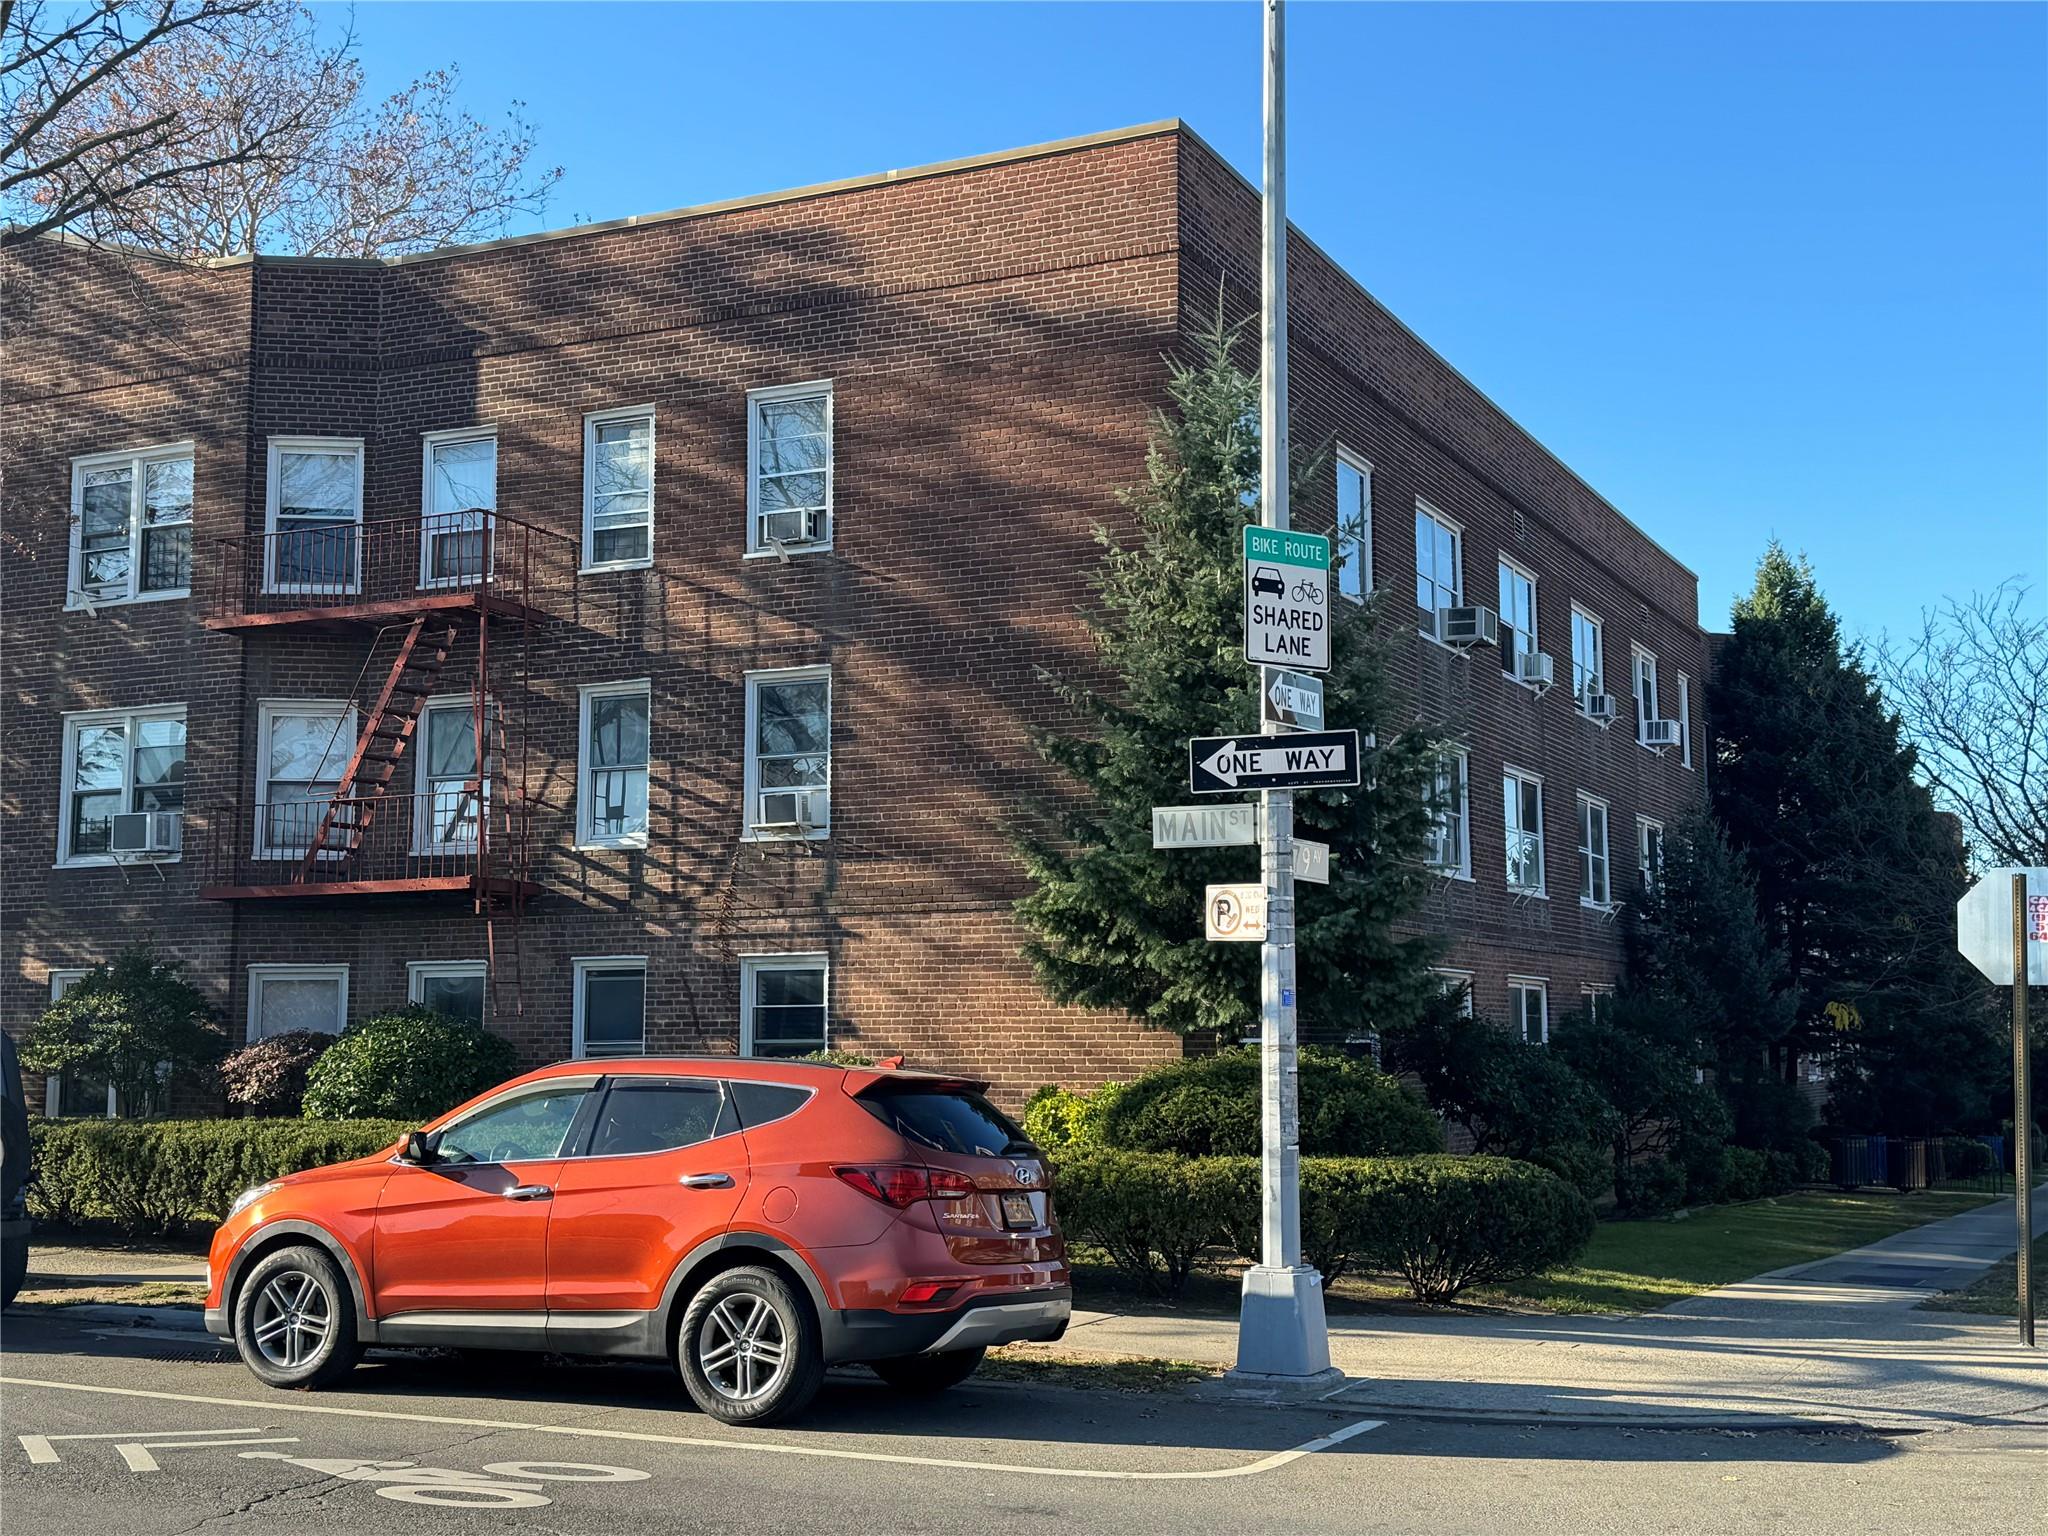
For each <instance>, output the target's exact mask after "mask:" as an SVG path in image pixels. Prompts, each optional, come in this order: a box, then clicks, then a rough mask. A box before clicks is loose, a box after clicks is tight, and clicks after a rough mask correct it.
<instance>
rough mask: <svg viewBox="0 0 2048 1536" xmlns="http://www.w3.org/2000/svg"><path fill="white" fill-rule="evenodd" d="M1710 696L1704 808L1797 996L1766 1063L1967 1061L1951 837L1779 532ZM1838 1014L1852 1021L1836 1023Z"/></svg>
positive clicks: (1975, 1008) (1854, 1072)
mask: <svg viewBox="0 0 2048 1536" xmlns="http://www.w3.org/2000/svg"><path fill="white" fill-rule="evenodd" d="M1708 707H1709V714H1710V718H1711V722H1712V725H1713V730H1714V738H1715V769H1714V774H1713V780H1712V783H1713V800H1714V808H1715V811H1716V813H1717V814H1718V816H1719V817H1720V820H1721V824H1722V826H1723V827H1724V828H1725V829H1726V832H1727V836H1728V841H1729V844H1730V846H1731V847H1732V848H1733V849H1734V851H1735V852H1736V853H1737V854H1739V855H1740V856H1741V858H1742V859H1743V861H1744V863H1745V864H1746V866H1747V868H1748V870H1749V872H1750V874H1751V875H1752V876H1753V878H1754V880H1755V885H1756V897H1757V910H1758V915H1759V916H1760V918H1761V920H1762V923H1763V928H1764V934H1765V938H1766V940H1767V942H1768V944H1769V946H1770V947H1771V948H1772V949H1774V950H1776V951H1777V952H1779V953H1780V954H1782V955H1783V957H1784V961H1785V966H1786V971H1787V982H1788V985H1787V988H1786V990H1788V991H1789V993H1790V995H1791V997H1792V998H1793V999H1794V1003H1793V1007H1794V1021H1795V1022H1794V1027H1793V1028H1792V1029H1791V1030H1790V1031H1789V1032H1788V1033H1786V1034H1785V1035H1784V1037H1783V1038H1782V1039H1779V1040H1777V1041H1775V1042H1768V1041H1767V1042H1766V1043H1765V1047H1764V1048H1765V1051H1766V1056H1767V1060H1768V1061H1769V1063H1770V1065H1771V1067H1772V1068H1773V1069H1774V1070H1775V1071H1776V1072H1777V1073H1778V1074H1780V1075H1781V1076H1783V1077H1788V1078H1789V1076H1790V1075H1791V1073H1792V1071H1793V1068H1794V1064H1795V1062H1796V1059H1797V1057H1798V1055H1799V1054H1802V1053H1808V1054H1810V1053H1816V1052H1828V1053H1830V1054H1833V1053H1835V1052H1836V1051H1838V1050H1840V1051H1843V1052H1846V1061H1845V1064H1846V1066H1847V1068H1848V1072H1847V1077H1846V1080H1847V1081H1851V1082H1858V1081H1860V1082H1862V1083H1863V1084H1864V1086H1865V1087H1866V1088H1867V1087H1868V1086H1869V1074H1870V1073H1872V1072H1882V1073H1886V1074H1897V1073H1899V1072H1901V1071H1905V1070H1909V1069H1911V1070H1917V1069H1914V1068H1913V1067H1912V1064H1913V1063H1914V1062H1915V1061H1916V1060H1917V1061H1920V1062H1922V1063H1924V1065H1925V1069H1926V1070H1929V1071H1933V1072H1937V1073H1938V1072H1942V1071H1950V1072H1962V1071H1966V1070H1969V1071H1974V1070H1977V1069H1978V1064H1979V1063H1981V1062H1982V1061H1983V1060H1984V1059H1985V1055H1984V1051H1983V1050H1982V1049H1981V1046H1982V1044H1983V1043H1984V1042H1983V1041H1982V1040H1981V1039H1980V1038H1979V1037H1981V1036H1982V1034H1983V1029H1982V1016H1983V1010H1982V1006H1981V997H1982V989H1981V988H1975V989H1973V988H1972V987H1971V985H1970V983H1969V981H1968V978H1967V977H1966V976H1965V975H1964V973H1963V972H1962V970H1961V965H1962V962H1961V961H1960V958H1959V957H1958V956H1957V955H1956V953H1955V945H1954V942H1953V941H1954V917H1953V912H1954V906H1955V902H1956V900H1957V898H1958V897H1960V896H1961V894H1962V892H1963V890H1964V888H1965V886H1966V884H1967V873H1966V869H1965V859H1964V850H1963V847H1962V844H1961V841H1960V839H1959V837H1958V836H1957V834H1956V831H1955V828H1954V825H1953V823H1952V822H1948V821H1946V820H1944V819H1943V818H1941V817H1939V816H1938V815H1937V814H1936V812H1935V809H1934V803H1933V801H1932V799H1931V798H1930V797H1929V795H1928V793H1927V791H1926V789H1925V788H1923V787H1922V785H1921V784H1920V783H1919V782H1918V780H1917V778H1916V774H1915V768H1916V761H1915V756H1914V752H1913V749H1912V748H1911V747H1910V746H1909V745H1907V744H1906V743H1905V741H1904V739H1903V737H1902V733H1901V730H1900V726H1899V722H1898V719H1897V717H1896V716H1894V715H1893V714H1892V713H1891V712H1890V711H1889V710H1888V709H1887V708H1886V706H1885V703H1884V700H1883V698H1882V697H1881V695H1880V693H1879V691H1878V688H1877V685H1876V683H1875V682H1874V681H1873V679H1872V677H1871V675H1870V673H1869V671H1868V670H1867V669H1866V668H1865V667H1864V665H1863V662H1862V658H1861V656H1860V655H1859V654H1858V653H1857V652H1856V650H1855V649H1854V648H1853V647H1849V646H1845V644H1844V643H1843V641H1842V637H1841V630H1840V625H1839V624H1838V622H1837V620H1836V618H1835V616H1834V614H1833V612H1832V611H1831V610H1830V609H1829V607H1828V605H1827V602H1826V600H1825V599H1824V598H1823V597H1822V596H1821V593H1820V590H1819V587H1818V585H1817V583H1816V582H1815V580H1814V575H1813V569H1812V567H1811V565H1810V564H1809V563H1808V562H1807V561H1806V560H1804V559H1803V558H1802V559H1800V560H1797V561H1794V560H1793V559H1792V558H1791V557H1790V556H1788V555H1787V554H1786V553H1785V551H1784V550H1783V549H1782V548H1781V547H1779V546H1778V545H1776V544H1775V543H1774V544H1772V545H1771V547H1770V548H1769V549H1768V550H1767V551H1766V553H1765V555H1764V558H1763V560H1762V562H1761V564H1760V565H1759V566H1758V568H1757V578H1756V585H1755V588H1754V590H1753V591H1752V592H1751V593H1750V594H1749V595H1748V596H1747V597H1744V598H1742V599H1741V600H1740V601H1738V602H1737V603H1736V605H1735V613H1734V634H1733V636H1732V638H1731V639H1730V641H1729V643H1728V644H1727V646H1726V647H1725V648H1724V650H1723V652H1722V654H1721V657H1720V658H1719V660H1718V662H1717V665H1716V669H1715V675H1714V678H1713V682H1712V685H1711V687H1710V689H1709V699H1708ZM1973 999H1974V1000H1973ZM1833 1005H1841V1006H1840V1007H1834V1006H1833ZM1831 1010H1832V1013H1831ZM1844 1021H1851V1022H1855V1021H1860V1027H1852V1028H1849V1029H1839V1028H1837V1027H1836V1026H1837V1025H1838V1024H1840V1023H1842V1022H1844ZM1880 1040H1882V1041H1883V1042H1884V1046H1883V1049H1881V1050H1879V1049H1875V1046H1876V1044H1877V1042H1879V1041H1880ZM1866 1046H1869V1047H1871V1048H1866ZM1934 1050H1943V1051H1946V1052H1949V1053H1951V1054H1950V1055H1949V1059H1948V1060H1946V1061H1943V1060H1939V1059H1936V1058H1934V1057H1932V1056H1930V1055H1929V1054H1928V1053H1929V1052H1930V1051H1934ZM1956 1052H1960V1055H1956V1054H1954V1053H1956ZM1894 1081H1895V1082H1897V1079H1896V1077H1895V1078H1894ZM1900 1086H1903V1085H1902V1084H1900ZM1984 1096H1985V1089H1984V1086H1983V1085H1981V1084H1972V1085H1969V1086H1968V1087H1967V1089H1966V1090H1965V1091H1962V1092H1959V1093H1955V1094H1950V1095H1947V1098H1948V1101H1949V1102H1948V1104H1947V1105H1946V1106H1942V1107H1945V1108H1948V1109H1952V1110H1954V1111H1955V1112H1957V1113H1961V1112H1962V1111H1963V1108H1964V1106H1965V1105H1966V1104H1967V1103H1969V1102H1972V1101H1975V1100H1978V1099H1982V1098H1983V1097H1984ZM1884 1097H1885V1095H1884V1093H1883V1092H1882V1091H1880V1092H1879V1094H1878V1095H1877V1098H1878V1099H1879V1100H1882V1099H1883V1098H1884ZM1919 1097H1922V1096H1920V1095H1917V1094H1908V1095H1903V1096H1902V1100H1901V1103H1900V1107H1901V1108H1903V1107H1904V1102H1905V1100H1909V1099H1914V1098H1919ZM1937 1097H1940V1096H1937ZM1934 1107H1935V1106H1934V1105H1933V1103H1932V1101H1931V1100H1930V1101H1928V1108H1929V1109H1930V1111H1931V1110H1932V1108H1934ZM1915 1117H1916V1118H1918V1115H1917V1113H1916V1116H1915ZM1883 1128H1885V1129H1895V1128H1896V1129H1903V1128H1904V1127H1892V1126H1886V1127H1883Z"/></svg>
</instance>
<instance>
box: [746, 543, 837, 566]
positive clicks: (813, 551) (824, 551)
mask: <svg viewBox="0 0 2048 1536" xmlns="http://www.w3.org/2000/svg"><path fill="white" fill-rule="evenodd" d="M831 553H832V541H831V540H830V539H827V540H825V542H824V543H822V544H802V545H795V546H792V547H791V548H789V549H786V550H777V549H750V550H748V551H747V552H746V554H745V555H743V556H742V557H741V558H742V559H745V560H785V561H786V560H801V559H802V558H803V557H804V556H806V555H829V554H831Z"/></svg>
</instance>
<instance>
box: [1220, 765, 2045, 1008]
mask: <svg viewBox="0 0 2048 1536" xmlns="http://www.w3.org/2000/svg"><path fill="white" fill-rule="evenodd" d="M1198 787H1199V786H1198ZM2015 875H2025V876H2026V877H2027V907H2026V912H2025V914H2024V915H2025V918H2026V929H2027V985H2029V986H2033V987H2048V869H2011V868H2008V869H1992V870H1986V871H1985V872H1984V877H1983V878H1982V879H1981V880H1979V881H1978V882H1977V883H1976V884H1975V885H1973V886H1971V887H1970V889H1969V890H1968V891H1966V892H1964V894H1963V899H1962V900H1961V901H1959V902H1957V903H1956V948H1957V949H1959V950H1961V951H1962V953H1963V958H1964V959H1965V960H1967V961H1969V962H1970V964H1972V965H1974V966H1976V967H1977V969H1978V970H1980V971H1982V972H1983V973H1984V974H1985V976H1986V977H1988V978H1989V979H1990V980H1992V981H1994V982H1996V983H1997V984H1998V985H1999V986H2001V987H2009V986H2011V985H2012V983H2013V954H2012V892H2013V885H2012V882H2013V876H2015Z"/></svg>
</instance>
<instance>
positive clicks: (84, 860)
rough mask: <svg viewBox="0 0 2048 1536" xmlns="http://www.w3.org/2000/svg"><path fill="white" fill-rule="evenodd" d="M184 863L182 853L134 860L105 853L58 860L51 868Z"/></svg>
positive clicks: (140, 855) (98, 867)
mask: <svg viewBox="0 0 2048 1536" xmlns="http://www.w3.org/2000/svg"><path fill="white" fill-rule="evenodd" d="M184 862H185V856H184V855H183V854H182V853H171V854H160V855H150V854H138V855H136V857H134V858H132V859H117V858H114V857H113V856H112V855H111V854H104V853H83V854H79V855H77V856H75V857H73V858H69V859H59V860H57V862H56V863H54V864H52V865H51V866H50V868H52V869H133V868H136V867H137V866H138V865H144V864H149V865H156V864H182V863H184Z"/></svg>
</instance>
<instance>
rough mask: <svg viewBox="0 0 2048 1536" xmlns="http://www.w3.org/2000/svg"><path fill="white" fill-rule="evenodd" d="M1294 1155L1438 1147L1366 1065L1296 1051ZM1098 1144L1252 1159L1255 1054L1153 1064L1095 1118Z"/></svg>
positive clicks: (1408, 1105) (1409, 1100)
mask: <svg viewBox="0 0 2048 1536" xmlns="http://www.w3.org/2000/svg"><path fill="white" fill-rule="evenodd" d="M1300 1103H1301V1150H1302V1152H1303V1154H1304V1155H1306V1156H1328V1157H1385V1156H1399V1155H1402V1154H1405V1153H1415V1152H1439V1151H1441V1150H1442V1149H1443V1128H1442V1127H1441V1126H1440V1125H1439V1124H1438V1123H1437V1119H1436V1117H1435V1116H1434V1115H1432V1114H1431V1113H1430V1112H1429V1108H1428V1106H1427V1105H1425V1104H1424V1103H1423V1102H1422V1101H1421V1100H1420V1099H1418V1098H1417V1097H1415V1095H1413V1094H1411V1093H1409V1092H1408V1090H1407V1089H1405V1088H1403V1087H1402V1086H1401V1085H1400V1084H1399V1083H1397V1082H1396V1081H1395V1080H1394V1079H1393V1078H1391V1077H1389V1076H1388V1075H1387V1074H1386V1073H1384V1072H1382V1071H1381V1070H1380V1069H1379V1068H1378V1067H1376V1066H1374V1065H1373V1064H1372V1063H1371V1062H1369V1061H1361V1060H1355V1059H1353V1058H1352V1057H1349V1056H1345V1055H1343V1054H1341V1053H1339V1052H1335V1051H1328V1050H1317V1049H1308V1050H1304V1051H1303V1052H1302V1053H1301V1082H1300ZM1096 1124H1097V1126H1098V1129H1099V1134H1100V1139H1101V1144H1102V1145H1103V1146H1105V1147H1114V1148H1118V1149H1120V1150H1123V1151H1127V1152H1174V1153H1179V1154H1181V1155H1182V1156H1186V1157H1209V1156H1222V1157H1252V1156H1256V1155H1257V1154H1258V1151H1259V1055H1258V1052H1257V1050H1255V1049H1236V1050H1228V1051H1222V1052H1219V1053H1218V1054H1216V1055H1214V1056H1199V1057H1190V1058H1188V1059H1186V1060H1182V1061H1174V1062H1168V1063H1167V1064H1166V1065H1165V1066H1162V1067H1156V1068H1154V1069H1153V1070H1152V1071H1150V1072H1147V1073H1145V1074H1144V1075H1143V1076H1142V1077H1139V1078H1136V1079H1135V1080H1133V1081H1132V1082H1129V1083H1126V1084H1123V1085H1122V1086H1121V1087H1120V1088H1119V1089H1118V1090H1117V1092H1116V1094H1115V1095H1114V1096H1113V1097H1112V1098H1111V1099H1110V1100H1109V1101H1108V1102H1107V1103H1106V1104H1104V1105H1103V1106H1102V1107H1101V1109H1100V1110H1099V1112H1098V1114H1097V1116H1096Z"/></svg>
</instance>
